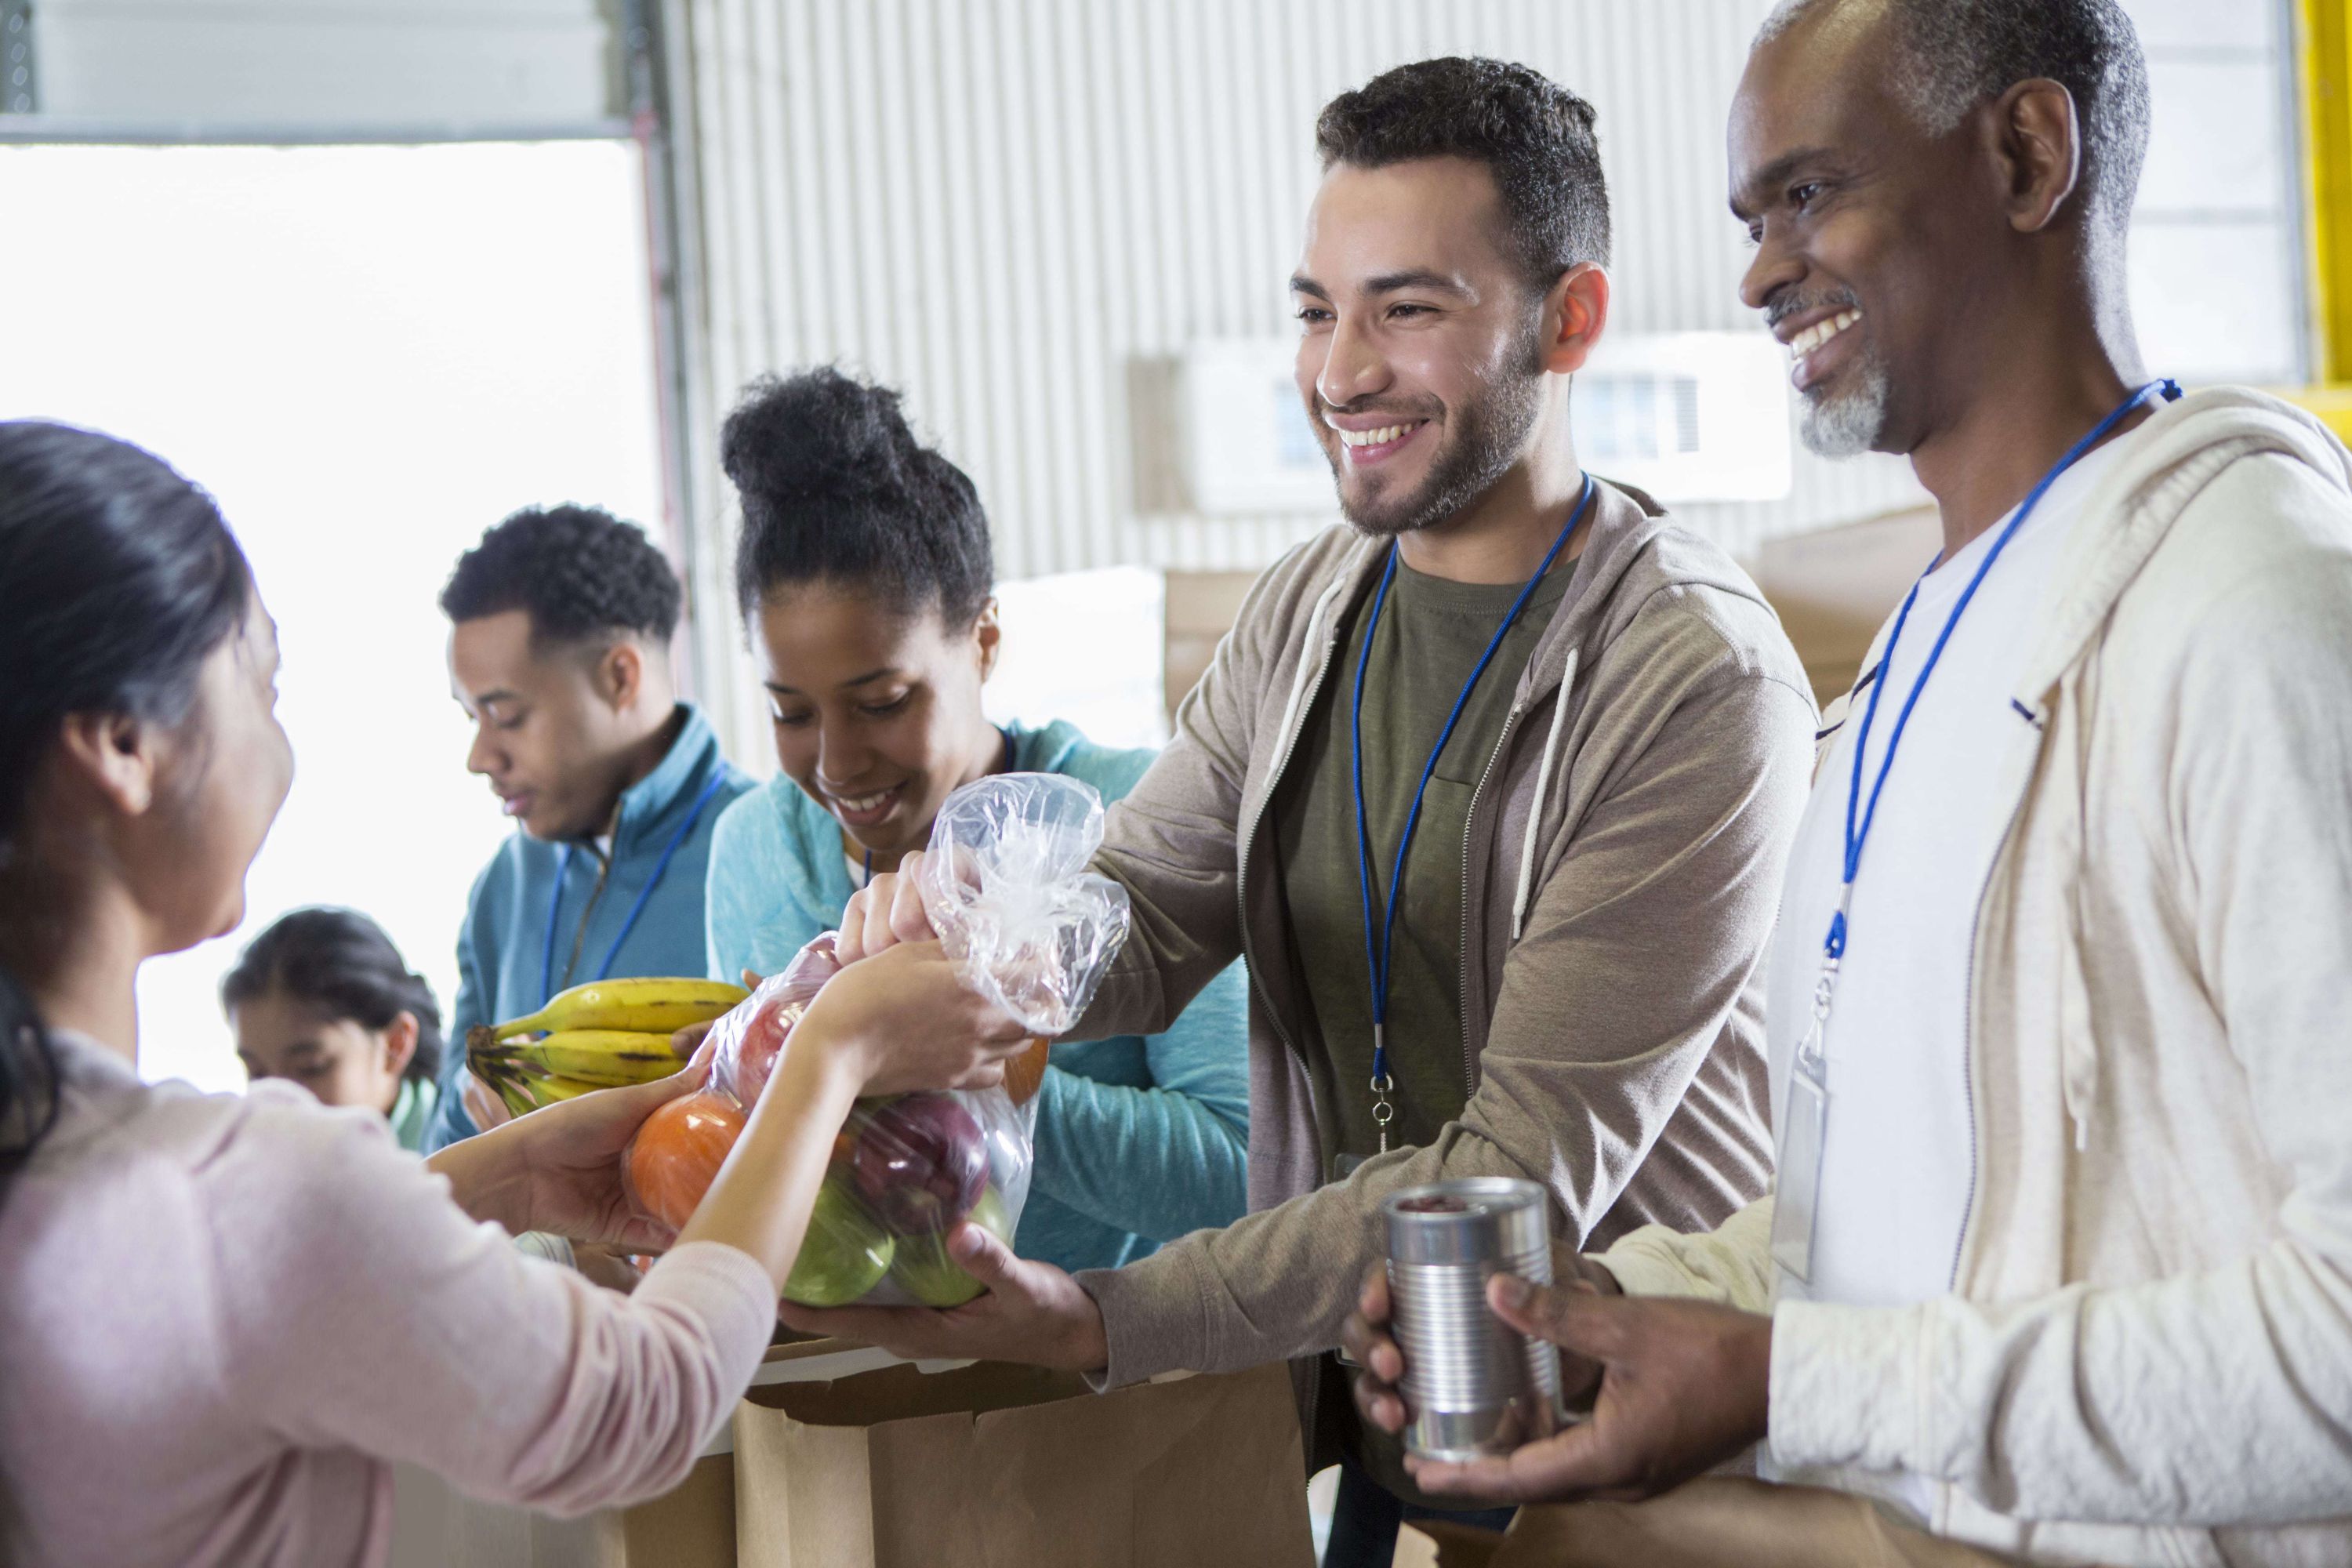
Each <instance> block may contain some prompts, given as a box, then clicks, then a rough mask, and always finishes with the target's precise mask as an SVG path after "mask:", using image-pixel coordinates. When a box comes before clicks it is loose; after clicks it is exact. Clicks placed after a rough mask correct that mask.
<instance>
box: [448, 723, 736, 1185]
mask: <svg viewBox="0 0 2352 1568" xmlns="http://www.w3.org/2000/svg"><path fill="white" fill-rule="evenodd" d="M679 710H680V714H681V721H680V723H679V725H678V732H677V740H675V741H673V742H670V748H669V751H668V752H667V753H666V754H665V755H664V756H663V758H662V760H661V762H660V763H658V764H656V767H655V768H654V771H653V772H652V773H647V774H646V776H645V777H644V778H642V779H639V780H638V781H637V782H636V783H635V784H631V785H630V786H629V787H628V788H627V789H626V790H625V791H623V792H622V795H621V806H620V816H619V818H618V820H617V821H616V822H615V823H614V828H613V838H612V846H611V858H610V859H609V860H607V859H606V858H604V855H603V854H602V852H600V851H599V850H598V849H597V848H596V847H594V846H593V845H578V844H575V845H568V846H567V845H562V844H551V843H548V842H546V841H545V840H543V839H538V838H533V837H530V835H529V834H527V833H522V832H517V833H516V834H515V835H514V836H513V837H510V838H509V839H508V840H507V841H506V842H505V843H504V844H502V845H500V846H499V852H498V853H497V854H496V855H493V856H492V857H490V863H489V864H488V865H487V866H485V867H483V868H482V874H481V875H480V876H479V877H478V878H476V879H475V880H474V891H473V896H472V897H471V898H470V899H468V900H467V904H466V923H465V925H464V927H463V928H462V929H461V930H460V931H459V932H458V935H457V1001H456V1004H455V1005H453V1006H452V1007H451V1009H450V1017H449V1031H448V1041H449V1048H448V1051H447V1053H446V1056H444V1058H442V1062H441V1085H440V1099H439V1103H438V1104H437V1105H436V1107H435V1109H434V1112H433V1117H432V1121H431V1126H430V1131H428V1132H427V1133H426V1135H425V1149H426V1151H427V1152H431V1151H433V1150H436V1149H439V1148H441V1147H443V1146H444V1145H446V1144H450V1143H455V1142H457V1141H458V1140H459V1139H461V1138H470V1137H472V1136H473V1135H474V1134H475V1132H476V1131H478V1129H477V1128H476V1127H475V1125H474V1119H473V1118H472V1117H470V1116H468V1115H467V1114H466V1102H465V1096H464V1094H463V1093H462V1088H463V1085H464V1082H465V1072H466V1031H467V1029H468V1028H470V1027H472V1026H474V1025H476V1024H495V1023H498V1022H499V1021H501V1020H503V1019H507V1018H520V1017H521V1016H523V1015H524V1014H526V1013H536V1012H538V1011H539V1010H540V1008H541V1007H542V1006H544V1005H546V1003H547V999H548V997H549V996H551V995H552V994H554V993H556V992H558V991H562V990H563V989H564V988H565V987H566V986H569V985H572V984H578V983H579V982H582V981H585V980H593V979H595V978H597V977H599V976H600V975H613V976H622V975H640V974H670V975H688V974H699V973H702V965H703V960H704V959H705V958H707V957H708V956H709V941H708V939H707V938H706V936H705V934H704V932H703V929H702V908H703V889H702V877H703V867H704V863H705V862H706V861H707V860H708V858H709V855H710V845H711V837H712V835H713V833H714V832H715V830H716V829H717V827H718V825H719V816H720V814H721V813H723V812H724V811H725V810H726V809H727V806H728V804H729V803H730V801H732V800H734V799H735V798H736V797H737V796H738V795H741V794H743V793H744V792H745V791H746V790H749V789H751V787H752V783H751V779H750V778H748V777H746V776H745V775H744V774H742V773H738V772H737V771H736V770H735V768H734V767H733V766H732V765H731V764H730V763H728V761H727V758H726V757H725V756H724V755H723V754H722V753H721V752H720V751H719V737H718V735H716V734H715V733H713V732H712V731H711V728H710V724H709V721H708V720H706V719H705V718H703V716H702V713H701V710H698V709H697V708H696V707H694V706H693V704H691V703H681V704H679ZM633 912H634V914H635V919H634V920H633V919H632V918H631V916H632V913H633Z"/></svg>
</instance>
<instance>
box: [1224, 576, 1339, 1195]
mask: <svg viewBox="0 0 2352 1568" xmlns="http://www.w3.org/2000/svg"><path fill="white" fill-rule="evenodd" d="M1334 624H1335V625H1336V624H1337V617H1336V616H1335V617H1334ZM1338 647H1339V638H1338V637H1332V636H1327V637H1325V638H1324V641H1323V652H1322V653H1321V655H1319V656H1318V658H1317V661H1316V665H1315V678H1314V679H1312V680H1310V681H1308V682H1307V689H1306V690H1304V691H1302V692H1301V693H1300V694H1299V700H1298V706H1297V711H1296V712H1294V713H1292V715H1291V724H1290V732H1289V733H1288V734H1286V735H1285V736H1284V737H1283V738H1282V752H1281V753H1280V754H1279V755H1278V756H1276V758H1275V760H1274V771H1273V772H1272V773H1269V774H1268V775H1267V777H1266V785H1265V800H1264V801H1263V802H1261V803H1260V805H1259V806H1258V812H1257V815H1256V816H1255V817H1253V818H1251V819H1250V825H1249V831H1248V832H1247V833H1246V834H1244V835H1243V837H1242V847H1241V854H1240V855H1239V856H1238V857H1237V858H1235V859H1234V901H1235V902H1236V903H1237V904H1238V905H1239V906H1240V909H1239V911H1238V913H1239V918H1240V925H1241V933H1242V963H1243V966H1244V968H1245V969H1246V970H1247V971H1248V972H1249V983H1250V989H1251V990H1253V991H1255V992H1256V993H1257V997H1258V1000H1259V1001H1260V1002H1262V1003H1264V1004H1265V1016H1266V1021H1267V1022H1269V1023H1271V1024H1272V1025H1273V1026H1274V1033H1275V1037H1276V1039H1278V1040H1280V1041H1281V1042H1282V1048H1283V1049H1284V1050H1286V1051H1288V1052H1289V1053H1290V1055H1291V1057H1292V1058H1293V1059H1296V1060H1298V1061H1300V1063H1301V1065H1302V1066H1303V1065H1304V1058H1303V1057H1302V1056H1301V1054H1300V1052H1299V1049H1298V1044H1297V1041H1295V1040H1293V1039H1292V1038H1291V1037H1290V1031H1289V1030H1287V1029H1286V1028H1284V1027H1283V1026H1282V1014H1281V1012H1280V1011H1279V1010H1278V1009H1277V1008H1276V1006H1275V1005H1274V998H1273V997H1272V996H1270V995H1268V994H1266V989H1265V983H1264V982H1262V981H1261V980H1259V979H1258V973H1257V971H1258V965H1257V954H1256V953H1255V952H1252V951H1251V950H1250V921H1249V860H1250V851H1251V850H1252V849H1254V848H1255V847H1256V845H1257V830H1258V827H1259V826H1260V825H1261V824H1263V823H1264V822H1265V814H1266V813H1267V811H1269V810H1271V809H1272V807H1273V805H1274V792H1275V790H1276V787H1277V786H1278V785H1280V784H1281V783H1282V775H1283V774H1284V773H1287V772H1288V771H1289V769H1290V755H1291V753H1292V752H1295V751H1297V749H1298V735H1299V731H1302V730H1304V729H1306V727H1307V712H1308V711H1309V710H1311V709H1312V708H1313V707H1314V706H1315V702H1316V700H1317V699H1318V698H1319V697H1321V696H1322V695H1323V682H1324V680H1325V679H1326V678H1328V676H1329V675H1330V673H1331V655H1332V654H1333V653H1334V652H1335V651H1336V650H1337V649H1338ZM1307 1097H1308V1101H1309V1103H1310V1104H1311V1103H1312V1102H1313V1098H1314V1085H1313V1081H1312V1079H1311V1078H1310V1079H1309V1081H1308V1086H1307ZM1315 1160H1316V1167H1317V1169H1318V1170H1319V1169H1321V1168H1322V1162H1323V1152H1322V1151H1321V1150H1320V1149H1318V1150H1317V1151H1316V1152H1315Z"/></svg>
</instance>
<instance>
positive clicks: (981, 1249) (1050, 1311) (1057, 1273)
mask: <svg viewBox="0 0 2352 1568" xmlns="http://www.w3.org/2000/svg"><path fill="white" fill-rule="evenodd" d="M948 1256H949V1257H950V1258H954V1259H955V1261H956V1262H957V1263H958V1264H959V1265H961V1267H962V1268H963V1269H964V1271H965V1272H966V1273H968V1274H970V1275H971V1277H972V1278H973V1279H977V1280H979V1281H980V1283H981V1285H982V1288H983V1290H984V1293H983V1294H982V1295H980V1296H978V1297H975V1298H974V1299H973V1300H970V1301H967V1302H965V1303H964V1304H963V1305H962V1306H961V1307H950V1308H949V1309H947V1310H944V1311H934V1310H931V1309H929V1308H927V1307H835V1308H832V1309H829V1310H819V1309H816V1308H814V1307H796V1306H794V1305H793V1304H792V1303H791V1302H790V1301H787V1302H785V1303H784V1304H783V1305H782V1307H781V1308H779V1309H778V1310H777V1313H776V1315H777V1316H778V1317H779V1318H781V1319H782V1320H783V1321H784V1323H785V1325H786V1326H787V1327H789V1328H793V1329H798V1330H799V1331H801V1332H803V1333H807V1334H827V1335H837V1336H839V1337H841V1338H844V1339H851V1340H857V1341H859V1342H863V1343H866V1344H869V1345H879V1346H881V1347H882V1348H883V1349H884V1350H887V1351H888V1352H891V1353H892V1354H893V1355H902V1356H905V1357H907V1358H908V1359H909V1360H918V1361H950V1360H962V1359H965V1358H970V1359H971V1360H974V1361H1012V1362H1024V1363H1028V1364H1029V1365H1032V1366H1050V1367H1059V1368H1061V1369H1063V1370H1064V1371H1067V1372H1099V1371H1101V1370H1102V1369H1103V1367H1104V1366H1105V1365H1106V1364H1108V1362H1109V1360H1110V1348H1109V1344H1108V1341H1107V1340H1106V1339H1105V1338H1104V1336H1103V1321H1102V1310H1101V1309H1100V1308H1098V1307H1097V1306H1096V1305H1095V1300H1094V1298H1093V1297H1091V1296H1089V1295H1087V1293H1086V1291H1084V1290H1083V1289H1079V1287H1078V1282H1077V1281H1076V1279H1071V1278H1070V1276H1069V1275H1067V1274H1066V1273H1064V1272H1063V1271H1062V1270H1061V1269H1059V1268H1055V1267H1054V1266H1053V1265H1052V1264H1050V1263H1037V1262H1033V1261H1031V1260H1030V1259H1028V1258H1015V1257H1014V1256H1013V1249H1012V1248H1011V1247H1007V1246H1005V1245H1004V1243H1003V1242H1001V1241H999V1240H998V1239H997V1238H996V1237H993V1236H991V1235H990V1234H989V1233H988V1232H987V1231H985V1230H982V1228H981V1227H980V1226H976V1225H960V1226H956V1228H955V1229H954V1230H953V1231H951V1232H950V1234H949V1237H948Z"/></svg>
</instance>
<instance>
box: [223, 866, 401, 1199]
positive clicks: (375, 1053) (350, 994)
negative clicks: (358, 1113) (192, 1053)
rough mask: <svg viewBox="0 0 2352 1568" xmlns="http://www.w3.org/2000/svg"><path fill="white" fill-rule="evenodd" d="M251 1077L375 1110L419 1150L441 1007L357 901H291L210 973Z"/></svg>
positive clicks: (323, 1101) (395, 1134)
mask: <svg viewBox="0 0 2352 1568" xmlns="http://www.w3.org/2000/svg"><path fill="white" fill-rule="evenodd" d="M221 1006H222V1008H223V1010H225V1011H226V1013H227V1014H228V1021H229V1027H230V1028H231V1029H233V1030H235V1031H236V1054H237V1055H238V1056H239V1057H240V1058H243V1059H244V1061H245V1070H246V1072H247V1075H248V1076H250V1077H251V1078H252V1079H254V1081H256V1082H259V1081H260V1080H261V1079H272V1078H279V1079H292V1080H293V1081H294V1082H296V1083H299V1084H300V1085H301V1086H302V1087H303V1088H304V1089H309V1090H310V1094H311V1096H312V1098H314V1099H315V1100H318V1102H319V1103H320V1104H321V1105H363V1106H366V1107H367V1108H369V1109H370V1110H380V1111H382V1112H383V1115H384V1118H385V1120H386V1121H390V1122H391V1123H392V1135H393V1137H394V1140H396V1141H397V1142H399V1144H400V1146H401V1147H402V1148H404V1149H406V1150H409V1151H410V1152H415V1153H423V1152H425V1132H426V1131H428V1130H429V1129H430V1128H431V1127H432V1125H433V1107H434V1103H435V1101H436V1099H437V1098H438V1094H439V1089H438V1079H436V1076H435V1075H436V1074H437V1073H438V1072H439V1071H440V1070H441V1049H442V1043H441V1007H440V1004H438V1003H437V1002H436V1001H435V1000H434V999H433V988H432V987H431V986H430V985H427V984H425V977H424V976H423V975H420V974H413V973H409V968H408V961H407V960H406V959H404V958H403V957H401V956H400V950H399V949H398V948H396V947H394V946H393V945H392V938H390V937H388V936H386V935H385V934H384V933H383V927H382V926H380V925H378V924H376V923H375V921H372V920H370V919H368V918H367V916H365V915H363V914H361V913H360V912H359V911H358V910H326V909H320V910H295V911H294V912H293V913H292V914H289V915H286V916H283V917H281V918H280V919H279V920H278V922H277V923H276V924H274V925H272V926H271V927H270V928H269V929H268V931H263V932H262V933H261V934H260V935H259V936H257V937H255V938H254V939H253V942H252V943H251V944H250V945H249V946H247V948H246V950H245V952H244V953H243V954H242V955H241V956H240V957H239V958H238V959H237V961H236V968H235V969H232V970H230V971H229V973H228V977H227V978H226V979H225V980H223V981H222V982H221Z"/></svg>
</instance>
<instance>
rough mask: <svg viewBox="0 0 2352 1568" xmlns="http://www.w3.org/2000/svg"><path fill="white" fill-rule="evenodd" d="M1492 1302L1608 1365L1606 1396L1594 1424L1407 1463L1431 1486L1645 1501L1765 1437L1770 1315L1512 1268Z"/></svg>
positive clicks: (1494, 1494) (1527, 1497) (1489, 1494)
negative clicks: (1564, 1283)
mask: <svg viewBox="0 0 2352 1568" xmlns="http://www.w3.org/2000/svg"><path fill="white" fill-rule="evenodd" d="M1486 1301H1487V1305H1489V1306H1490V1307H1492V1308H1493V1309H1494V1310H1495V1314H1496V1316H1497V1317H1499V1318H1501V1319H1502V1320H1503V1321H1505V1322H1507V1323H1509V1324H1510V1325H1511V1326H1512V1327H1513V1328H1516V1329H1517V1330H1519V1331H1522V1332H1524V1333H1529V1334H1534V1335H1536V1336H1537V1337H1538V1338H1541V1339H1546V1340H1549V1341H1550V1342H1552V1343H1554V1344H1556V1345H1558V1346H1559V1347H1560V1348H1561V1349H1562V1350H1563V1351H1567V1352H1571V1353H1573V1354H1575V1355H1578V1356H1582V1357H1584V1358H1586V1359H1588V1360H1590V1361H1591V1362H1593V1363H1597V1364H1598V1365H1599V1366H1600V1367H1601V1390H1600V1394H1599V1396H1598V1398H1597V1399H1596V1400H1595V1401H1594V1403H1593V1406H1592V1415H1591V1418H1590V1419H1588V1420H1586V1421H1585V1422H1583V1423H1582V1424H1580V1425H1578V1426H1570V1427H1567V1428H1566V1429H1564V1430H1562V1431H1561V1432H1559V1434H1557V1435H1556V1436H1550V1437H1546V1438H1543V1439H1541V1440H1540V1441H1538V1442H1534V1443H1529V1444H1528V1445H1526V1446H1525V1447H1521V1448H1519V1449H1517V1450H1516V1451H1515V1452H1513V1453H1511V1454H1510V1455H1508V1456H1507V1457H1503V1458H1488V1459H1478V1460H1475V1461H1472V1462H1470V1463H1467V1464H1442V1463H1438V1462H1436V1461H1433V1460H1423V1459H1415V1458H1407V1459H1406V1461H1405V1464H1406V1468H1408V1469H1409V1470H1411V1471H1412V1478H1413V1481H1414V1483H1415V1484H1416V1485H1418V1486H1419V1487H1420V1488H1421V1489H1423V1491H1426V1492H1433V1493H1438V1494H1442V1495H1450V1496H1456V1497H1468V1498H1478V1499H1486V1500H1494V1501H1496V1502H1521V1503H1524V1502H1565V1501H1570V1500H1576V1499H1580V1498H1588V1497H1599V1498H1605V1499H1626V1500H1630V1499H1638V1498H1644V1497H1649V1496H1651V1495H1653V1494H1654V1493H1657V1492H1661V1491H1664V1490H1666V1489H1668V1488H1671V1487H1675V1486H1678V1485H1680V1484H1681V1483H1682V1482H1684V1481H1685V1480H1688V1479H1690V1478H1692V1477H1693V1476H1696V1475H1697V1474H1699V1473H1700V1472H1702V1471H1704V1470H1706V1469H1708V1468H1712V1467H1713V1466H1715V1465H1717V1464H1720V1463H1722V1462H1723V1461H1724V1460H1726V1459H1728V1458H1732V1457H1733V1456H1734V1455H1736V1454H1738V1453H1739V1452H1740V1450H1742V1449H1743V1448H1746V1447H1748V1446H1749V1445H1750V1444H1753V1443H1757V1442H1760V1441H1762V1439H1763V1438H1764V1436H1765V1433H1766V1426H1767V1411H1768V1405H1767V1394H1768V1389H1769V1377H1770V1372H1771V1365H1772V1320H1771V1319H1769V1318H1767V1317H1762V1316H1759V1315H1758V1314H1756V1313H1753V1312H1742V1311H1738V1310H1734V1309H1732V1308H1729V1307H1722V1306H1717V1305H1716V1304H1714V1303H1712V1302H1706V1301H1686V1300H1670V1299H1667V1298H1663V1297H1654V1296H1619V1297H1608V1296H1601V1295H1599V1294H1596V1293H1594V1292H1592V1291H1591V1289H1582V1288H1578V1287H1575V1286H1571V1287H1569V1288H1566V1289H1558V1288H1546V1287H1541V1286H1536V1285H1530V1284H1528V1282H1527V1281H1526V1280H1524V1279H1515V1278H1513V1277H1511V1276H1509V1275H1496V1277H1495V1278H1494V1279H1491V1280H1489V1281H1488V1282H1487V1289H1486Z"/></svg>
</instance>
